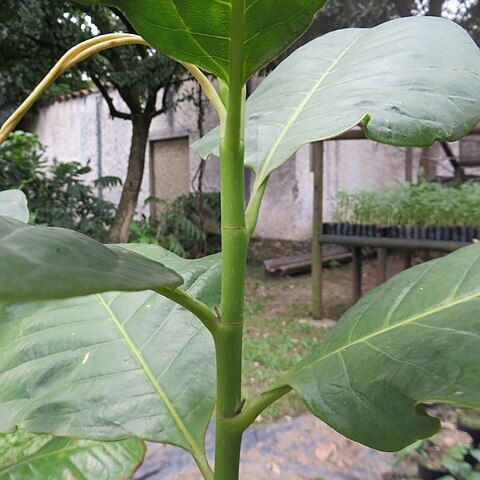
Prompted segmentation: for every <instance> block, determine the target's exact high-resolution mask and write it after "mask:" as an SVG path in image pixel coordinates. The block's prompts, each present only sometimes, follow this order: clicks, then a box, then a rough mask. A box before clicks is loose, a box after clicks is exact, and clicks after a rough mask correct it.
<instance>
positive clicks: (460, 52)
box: [194, 17, 480, 187]
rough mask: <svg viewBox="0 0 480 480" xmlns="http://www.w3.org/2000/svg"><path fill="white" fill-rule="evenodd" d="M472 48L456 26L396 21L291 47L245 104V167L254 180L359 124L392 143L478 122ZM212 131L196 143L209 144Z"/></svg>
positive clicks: (457, 131) (428, 139)
mask: <svg viewBox="0 0 480 480" xmlns="http://www.w3.org/2000/svg"><path fill="white" fill-rule="evenodd" d="M479 72H480V52H479V49H478V48H477V46H476V45H475V44H474V42H473V40H472V39H471V38H470V37H469V36H468V34H467V33H466V32H465V31H464V30H463V29H462V28H461V27H459V26H458V25H456V24H454V23H453V22H450V21H448V20H445V19H439V18H432V17H412V18H402V19H397V20H393V21H391V22H387V23H385V24H383V25H380V26H378V27H374V28H372V29H347V30H339V31H336V32H332V33H329V34H327V35H324V36H322V37H320V38H318V39H316V40H314V41H312V42H310V43H309V44H307V45H306V46H304V47H302V48H300V49H299V50H297V51H296V52H294V53H293V54H292V55H291V56H290V57H289V58H287V59H286V60H285V61H284V62H282V63H281V64H280V65H279V67H277V69H276V70H274V72H273V73H272V74H271V75H270V76H269V77H267V79H266V80H265V81H264V82H262V84H261V85H260V86H259V87H258V89H257V90H256V91H255V92H254V94H253V95H252V96H251V97H250V99H249V100H248V102H247V112H246V118H247V124H246V160H245V162H246V165H247V166H249V167H250V168H252V169H253V170H254V171H255V173H256V174H257V178H256V185H257V187H258V186H259V185H261V184H262V183H263V182H264V181H265V179H266V178H268V176H269V175H270V174H271V173H272V172H273V171H274V170H275V169H277V168H278V167H280V166H281V165H282V164H283V163H284V162H285V161H287V160H288V159H289V158H290V157H291V156H292V155H293V154H294V153H295V152H296V150H297V149H298V148H299V147H300V146H302V145H304V144H306V143H309V142H313V141H318V140H325V139H329V138H334V137H336V136H338V135H339V134H341V133H343V132H345V131H347V130H349V129H351V128H352V127H353V126H355V125H357V124H358V123H363V125H364V127H365V131H366V134H367V136H368V137H369V138H371V139H373V140H376V141H379V142H383V143H388V144H392V145H398V146H427V145H430V144H431V143H433V142H434V140H436V139H440V140H451V141H453V140H457V139H459V138H461V137H462V136H464V135H466V134H467V133H468V132H469V131H470V130H471V129H472V128H473V127H474V126H475V125H476V124H477V123H478V122H479V121H480V75H479ZM218 143H219V132H218V130H214V131H213V132H211V133H210V134H209V135H207V136H206V137H204V139H202V140H200V141H199V142H197V144H196V145H195V146H194V148H195V150H197V152H199V153H200V154H201V155H202V156H203V157H206V156H208V155H209V154H210V153H214V152H215V151H217V150H218Z"/></svg>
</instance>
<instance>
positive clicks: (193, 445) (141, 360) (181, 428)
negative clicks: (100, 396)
mask: <svg viewBox="0 0 480 480" xmlns="http://www.w3.org/2000/svg"><path fill="white" fill-rule="evenodd" d="M97 296H98V299H99V300H100V302H101V303H102V305H103V306H104V308H105V310H106V311H107V313H108V314H109V316H110V319H111V320H112V322H113V323H114V325H115V326H116V327H117V329H118V331H119V333H120V334H121V335H122V337H123V339H124V341H125V342H126V343H127V345H128V347H129V348H130V350H131V351H132V353H133V354H134V355H135V357H136V359H137V361H138V362H139V364H140V366H141V367H142V369H143V370H144V372H145V375H146V376H147V378H148V380H149V381H150V383H151V385H152V387H153V389H154V390H155V392H156V393H157V396H158V398H159V399H160V400H161V401H162V402H163V404H164V405H165V407H166V408H167V410H168V412H169V414H170V415H171V417H172V419H173V421H174V422H175V425H176V426H177V428H178V430H179V431H180V433H181V434H182V435H183V437H184V438H185V440H186V441H187V444H188V446H189V447H190V448H191V449H192V450H191V452H192V454H193V455H194V457H195V458H197V459H199V458H203V454H202V449H201V448H200V447H199V446H198V445H197V443H196V442H195V440H194V439H193V437H192V436H191V435H190V432H189V431H188V430H187V428H186V426H185V425H184V423H183V421H182V419H181V418H180V415H179V414H178V412H177V410H176V409H175V407H174V405H173V404H172V403H171V401H170V399H169V398H168V396H167V394H166V392H165V390H164V389H163V388H162V386H161V385H160V383H159V382H158V381H157V379H156V377H155V374H154V373H153V371H152V370H151V369H150V367H149V366H148V364H147V362H146V361H145V359H144V358H143V356H142V353H141V352H140V351H139V349H138V348H137V346H136V345H135V343H134V342H133V340H132V339H131V337H130V336H129V335H128V333H127V331H126V330H125V329H124V328H123V327H122V324H121V323H120V321H119V320H118V318H117V317H116V315H115V313H114V312H113V311H112V309H111V308H110V306H109V305H108V304H107V302H105V300H104V298H103V297H102V295H97Z"/></svg>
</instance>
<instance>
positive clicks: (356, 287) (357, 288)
mask: <svg viewBox="0 0 480 480" xmlns="http://www.w3.org/2000/svg"><path fill="white" fill-rule="evenodd" d="M352 254H353V260H352V261H353V263H352V274H353V282H352V286H353V292H352V295H353V302H354V303H357V302H358V301H359V300H360V297H361V296H362V247H353V249H352Z"/></svg>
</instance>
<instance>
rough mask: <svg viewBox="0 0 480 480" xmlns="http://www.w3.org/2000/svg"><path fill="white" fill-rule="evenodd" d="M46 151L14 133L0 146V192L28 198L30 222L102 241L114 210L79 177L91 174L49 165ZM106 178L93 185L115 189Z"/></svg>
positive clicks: (71, 165) (114, 181)
mask: <svg viewBox="0 0 480 480" xmlns="http://www.w3.org/2000/svg"><path fill="white" fill-rule="evenodd" d="M44 153H45V149H44V147H43V146H42V144H41V143H40V141H39V140H38V137H37V136H36V135H34V134H31V133H24V132H15V133H13V134H12V135H11V136H10V138H9V139H8V140H7V141H6V142H5V143H3V144H2V145H1V146H0V191H2V190H9V189H12V188H18V189H20V190H22V191H23V192H24V193H25V195H26V196H27V199H28V203H29V207H30V211H31V214H32V215H31V221H32V222H35V223H38V224H46V225H50V226H53V227H63V228H69V229H71V230H76V231H78V232H81V233H84V234H86V235H89V236H90V237H93V238H95V239H97V240H104V239H105V236H106V234H107V232H108V229H109V226H110V225H111V223H112V221H113V218H114V214H115V206H114V205H113V204H112V203H111V202H107V201H104V200H102V199H101V198H99V197H98V196H97V195H96V193H95V192H94V190H93V186H91V185H88V184H86V183H85V181H84V180H83V178H82V177H84V176H85V175H86V174H88V173H89V172H90V171H91V168H90V167H89V166H82V165H80V164H79V163H77V162H68V163H53V164H48V162H47V159H46V158H45V156H44ZM119 182H120V180H119V179H118V178H116V177H105V178H101V179H99V180H97V182H95V185H96V186H98V185H101V186H106V187H110V186H114V185H116V184H118V183H119Z"/></svg>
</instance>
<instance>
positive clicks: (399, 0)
mask: <svg viewBox="0 0 480 480" xmlns="http://www.w3.org/2000/svg"><path fill="white" fill-rule="evenodd" d="M393 3H395V7H396V8H397V12H398V13H399V15H400V16H402V17H410V16H411V15H412V8H411V4H410V1H409V0H393Z"/></svg>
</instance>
